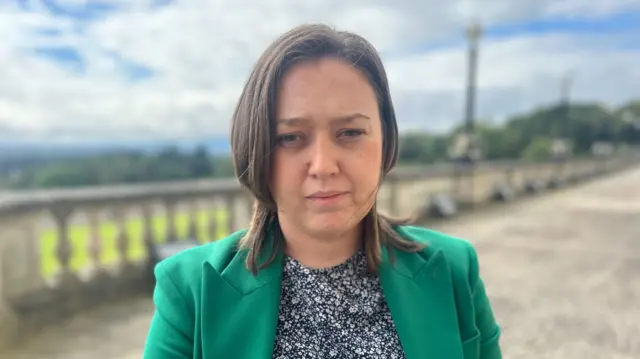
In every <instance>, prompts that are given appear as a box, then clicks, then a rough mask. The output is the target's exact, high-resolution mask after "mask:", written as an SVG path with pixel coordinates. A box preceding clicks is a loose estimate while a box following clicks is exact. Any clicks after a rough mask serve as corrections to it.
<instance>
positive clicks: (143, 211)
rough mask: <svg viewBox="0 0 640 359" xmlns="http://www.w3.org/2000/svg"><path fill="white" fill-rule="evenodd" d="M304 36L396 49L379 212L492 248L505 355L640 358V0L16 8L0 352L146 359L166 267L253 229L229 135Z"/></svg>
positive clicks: (34, 3)
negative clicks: (308, 32) (271, 63)
mask: <svg viewBox="0 0 640 359" xmlns="http://www.w3.org/2000/svg"><path fill="white" fill-rule="evenodd" d="M308 22H324V23H327V24H330V25H334V26H335V27H337V28H339V29H343V30H351V31H354V32H357V33H359V34H361V35H363V36H364V37H366V38H367V39H368V40H370V41H371V42H372V43H373V44H374V46H376V48H377V49H378V50H379V51H380V53H381V56H382V58H383V61H384V64H385V66H386V70H387V72H388V76H389V81H390V85H391V91H392V95H393V100H394V105H395V108H396V112H397V118H398V124H399V127H400V130H401V150H400V158H399V166H398V169H397V171H395V172H394V173H393V174H392V176H391V177H390V179H389V180H388V181H387V182H386V183H385V185H384V187H383V190H382V192H381V194H380V196H381V198H380V201H381V202H382V203H383V205H382V207H383V208H384V209H386V210H388V211H389V212H393V213H397V214H407V213H411V214H418V215H419V217H420V218H421V220H423V222H421V224H424V225H429V226H432V227H434V228H437V229H442V230H445V231H447V232H450V233H455V234H459V235H460V236H462V237H465V238H467V239H469V240H470V241H472V242H473V243H474V244H476V245H477V246H478V248H479V253H480V254H481V262H482V266H483V270H485V271H486V272H487V283H488V290H489V293H490V294H492V298H493V300H494V301H495V302H496V311H497V315H498V319H499V321H500V320H501V323H504V325H505V329H504V331H505V339H504V343H505V350H506V352H507V353H508V355H507V356H506V357H507V358H528V357H532V358H533V357H545V358H572V357H576V358H578V357H579V358H590V357H593V358H612V359H613V358H636V359H637V358H638V357H640V341H638V339H637V338H639V337H640V304H638V303H640V288H639V287H640V284H638V282H640V279H638V275H640V229H638V226H637V220H639V219H640V172H639V171H638V169H637V168H638V167H637V164H638V163H640V160H639V157H638V153H639V151H638V148H639V146H640V40H638V39H640V1H639V0H592V1H587V0H518V1H517V2H516V1H508V0H477V1H472V0H466V1H462V0H448V1H444V0H396V1H390V0H371V1H364V0H362V1H360V0H343V1H335V0H308V1H294V0H234V1H231V0H0V343H2V344H0V347H2V348H7V349H6V350H5V351H0V353H3V352H6V353H7V354H6V357H7V358H76V357H77V358H88V357H91V358H105V359H111V358H113V359H116V358H118V359H120V358H139V357H140V356H141V350H142V345H143V343H144V334H145V330H146V327H145V326H146V325H148V321H149V319H150V316H151V313H152V310H153V306H152V303H151V301H150V295H149V290H150V288H152V285H153V283H152V278H150V268H152V266H153V264H154V263H155V262H156V261H157V260H160V259H162V258H163V257H164V256H166V255H168V254H167V253H173V252H172V251H177V250H179V249H180V248H184V247H188V246H190V245H196V244H199V243H204V242H208V241H211V240H215V239H217V238H220V237H222V236H224V235H226V234H227V233H229V232H230V231H232V230H234V229H237V228H242V227H243V226H244V225H245V224H246V221H247V219H248V215H249V213H250V210H249V209H250V208H249V207H250V201H249V200H248V199H247V196H246V193H244V192H243V191H242V190H240V189H239V188H238V187H237V185H236V183H235V181H234V180H233V169H232V166H231V160H230V154H229V140H228V128H229V119H230V117H231V114H232V111H233V108H234V105H235V103H236V101H237V99H238V96H239V94H240V91H241V87H242V85H243V83H244V81H245V80H246V78H247V76H248V74H249V72H250V70H251V67H252V65H253V64H254V63H255V61H256V60H257V58H258V56H259V55H260V54H261V52H262V51H263V50H264V48H265V47H266V46H267V45H268V44H269V43H270V42H271V41H273V40H274V39H275V38H276V37H277V36H278V35H280V34H281V33H283V32H284V31H286V30H288V29H290V28H292V27H294V26H296V25H299V24H302V23H308ZM587 180H589V181H587ZM538 193H541V194H544V195H542V196H532V195H533V194H538ZM530 197H535V199H531V198H530ZM516 199H517V201H514V200H516ZM507 202H508V204H507ZM496 203H500V205H496ZM502 204H504V205H502ZM463 212H464V213H465V214H464V216H458V213H463ZM467 212H469V213H468V214H467ZM442 217H452V218H455V219H451V220H446V221H443V220H442V219H441V218H442ZM523 218H525V219H523ZM612 228H615V229H612ZM511 236H514V237H516V238H518V240H514V241H515V242H513V243H518V244H517V245H515V244H513V243H512V244H513V245H511V246H507V247H504V246H502V247H501V245H500V244H499V243H502V242H504V241H507V240H508V239H509V238H511ZM507 237H509V238H507ZM616 238H617V239H616ZM556 239H557V240H558V241H560V242H561V243H563V247H562V248H563V249H562V250H560V249H558V248H556V246H557V243H558V241H556ZM189 241H192V242H193V243H192V242H189ZM545 241H550V242H545ZM615 241H618V242H615ZM603 242H607V243H609V244H608V246H607V248H608V249H607V251H605V250H604V249H603V248H601V247H602V246H603ZM531 243H537V244H538V245H537V246H535V248H528V247H527V245H530V244H531ZM502 245H504V244H502ZM172 246H173V247H172ZM176 246H177V247H176ZM514 248H515V249H514ZM585 248H591V249H592V252H589V251H588V250H587V249H585ZM578 249H580V251H578ZM514 251H515V252H514ZM578 252H579V253H578ZM567 253H572V254H573V255H575V256H576V258H575V262H572V261H571V260H568V259H566V258H567V257H566V256H567V255H568V254H567ZM603 253H607V254H603ZM605 255H606V256H608V257H607V258H608V259H602V258H601V257H603V256H605ZM483 256H484V257H486V259H483ZM540 258H546V260H545V261H543V262H540ZM506 268H519V269H512V270H511V272H510V273H505V272H506V271H508V270H507V269H506ZM561 270H564V271H568V272H567V273H569V272H571V273H573V274H575V278H574V277H572V276H571V275H570V274H567V275H566V279H567V282H569V283H571V280H570V278H574V279H575V287H572V286H571V285H570V284H567V283H565V286H558V285H557V284H556V287H552V284H549V282H553V279H554V278H555V276H556V275H557V273H558V271H561ZM545 273H546V274H545ZM545 275H546V276H547V277H545ZM590 275H592V276H591V277H590ZM544 278H546V279H548V281H547V280H546V279H544ZM590 278H591V279H590ZM589 283H590V284H589ZM590 285H591V286H590ZM516 292H517V293H516ZM594 293H599V294H594ZM562 303H564V304H562ZM535 308H537V309H535ZM587 312H589V313H591V314H587ZM545 313H546V314H545ZM598 313H600V314H598ZM529 316H530V317H529ZM518 318H520V319H518ZM525 319H526V322H523V320H525ZM61 328H64V329H61ZM538 332H542V333H543V334H537V333H538ZM545 333H546V334H545ZM561 334H562V335H565V336H562V335H561ZM16 347H17V349H16ZM535 353H538V354H540V356H535V355H534V354H535ZM541 353H543V354H541ZM2 355H3V354H0V357H2Z"/></svg>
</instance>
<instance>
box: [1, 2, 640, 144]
mask: <svg viewBox="0 0 640 359" xmlns="http://www.w3.org/2000/svg"><path fill="white" fill-rule="evenodd" d="M137 2H140V1H134V0H101V1H98V0H88V1H85V2H83V1H77V0H5V2H2V3H0V16H2V15H4V18H3V17H0V24H1V23H2V22H3V19H4V23H5V25H4V28H3V27H2V25H0V35H3V31H4V34H5V35H7V36H9V40H10V41H9V42H8V43H7V44H1V45H0V54H3V53H4V54H6V58H7V59H8V60H7V61H6V62H7V64H6V65H5V69H4V71H6V72H7V76H12V77H10V78H11V79H12V80H13V82H12V83H13V84H16V85H15V86H14V87H7V86H5V87H0V109H2V108H5V109H7V111H5V113H8V114H9V115H6V114H5V115H0V125H3V126H5V127H6V126H9V127H11V128H13V127H15V128H18V129H20V131H23V132H25V133H26V132H29V133H34V134H37V133H39V134H40V135H43V134H47V133H56V134H60V133H69V136H72V137H73V136H80V135H79V134H82V136H85V135H87V136H90V135H91V134H92V133H95V135H100V136H115V137H118V136H120V135H122V134H124V135H126V136H130V135H131V134H132V133H135V134H136V135H139V134H141V133H145V134H148V135H149V136H171V135H176V136H178V135H179V136H189V135H190V134H195V133H202V132H203V131H204V132H212V133H222V132H224V131H226V128H227V127H228V126H227V123H228V116H229V114H230V111H231V108H232V107H233V104H234V102H235V99H236V98H237V95H238V93H239V86H240V85H241V84H242V82H243V80H244V78H245V77H246V75H247V73H248V71H249V70H250V67H251V64H252V63H253V61H254V60H255V58H256V57H257V56H258V55H259V53H260V51H261V50H262V49H263V48H264V46H266V44H267V43H268V42H269V41H271V40H272V39H273V38H274V37H275V36H277V35H278V34H279V33H281V32H282V31H284V30H286V29H287V28H290V27H291V26H294V25H296V24H298V23H302V22H310V21H322V22H328V23H330V24H333V25H335V26H337V27H340V28H346V29H349V30H353V31H356V32H359V33H361V34H363V35H364V36H365V37H367V38H368V39H369V40H370V41H372V42H373V43H374V45H375V46H376V47H378V48H379V49H380V51H381V53H382V55H383V59H385V63H386V65H387V70H388V72H389V75H390V78H391V79H392V90H393V91H394V96H395V97H397V100H396V102H397V103H398V106H396V107H398V112H399V113H400V114H401V115H402V116H400V117H401V118H404V120H401V121H402V122H401V124H400V125H401V128H402V127H403V125H404V126H405V127H406V128H410V127H421V126H423V125H424V123H425V121H423V120H417V119H418V118H420V117H421V115H422V114H423V113H429V114H430V117H432V120H431V121H429V122H428V123H427V125H424V126H427V127H428V128H430V129H431V128H432V129H436V130H439V129H445V128H446V127H450V126H451V125H453V124H454V122H453V120H452V119H453V118H455V117H457V116H458V113H459V111H460V106H461V105H460V104H461V102H462V99H461V96H462V94H461V91H459V89H460V88H461V87H462V85H463V84H462V82H463V78H464V72H465V69H464V53H465V41H464V38H463V35H462V34H463V32H464V29H463V25H464V23H465V22H466V20H465V19H468V18H470V17H471V14H473V17H476V16H477V17H479V18H481V19H482V21H483V24H484V27H485V33H484V36H483V39H482V51H481V53H482V56H483V57H482V58H481V61H485V62H491V64H494V65H495V66H493V67H487V66H486V65H485V67H483V68H482V69H481V70H482V71H481V73H480V79H479V82H480V86H481V88H482V92H481V94H480V96H479V100H478V101H479V104H478V108H479V112H480V115H481V116H485V117H492V118H503V117H504V116H508V115H509V114H510V113H514V112H520V111H523V110H526V109H527V108H532V107H533V106H536V105H539V104H541V103H544V102H548V101H550V99H551V97H550V95H549V93H550V92H552V91H550V90H549V89H548V88H545V86H549V85H548V82H549V81H551V82H553V81H555V80H554V79H557V78H559V77H561V76H563V74H565V73H571V74H573V75H575V76H576V77H577V79H576V81H575V82H576V84H577V85H576V90H575V91H574V96H575V97H576V98H579V99H583V100H589V101H601V102H604V103H609V104H611V105H616V104H620V103H623V102H624V101H627V100H629V99H631V98H633V97H634V96H635V97H640V93H639V90H637V89H633V87H632V84H633V81H640V78H638V79H637V80H636V77H635V76H640V74H638V70H636V69H634V66H633V65H634V64H635V63H640V41H637V40H636V39H638V38H640V1H622V0H620V1H608V0H600V1H594V2H590V1H587V0H519V2H518V5H517V6H516V5H515V4H516V2H513V1H509V0H496V1H493V2H491V3H483V5H482V7H475V9H476V10H474V7H473V2H472V1H471V0H449V1H447V0H432V1H431V2H424V1H423V0H408V1H405V2H402V3H398V4H400V5H398V4H396V3H395V2H394V1H391V0H389V1H385V0H374V1H360V0H345V1H343V2H337V3H333V2H331V1H330V0H326V1H312V0H310V1H309V2H308V3H307V2H305V3H304V5H302V4H301V3H299V2H297V1H296V0H282V1H279V2H277V3H273V5H271V3H270V2H268V1H262V0H242V1H240V0H238V1H237V2H236V1H231V0H227V1H216V2H214V1H209V0H155V1H148V2H147V5H146V6H144V7H137V8H132V7H131V4H134V3H137ZM4 10H6V11H4ZM3 12H4V14H3ZM230 18H231V19H234V20H233V21H231V20H229V19H230ZM381 23H382V24H386V25H385V26H384V27H382V28H381V26H380V24H381ZM409 69H411V70H409ZM32 75H37V77H35V76H32ZM27 82H28V83H29V84H28V86H27ZM636 83H638V82H636ZM53 84H56V86H53ZM598 87H599V88H600V89H598ZM514 93H517V94H518V95H517V96H516V95H514ZM514 96H515V97H514ZM80 99H82V100H80ZM436 99H437V100H436ZM33 101H40V102H38V104H39V105H38V106H33ZM34 108H35V109H34ZM156 111H157V113H156ZM422 117H424V116H422ZM87 118H91V119H93V120H91V121H87V120H86V119H87ZM154 118H155V119H156V120H152V119H154ZM210 118H216V121H215V123H213V124H211V120H210ZM176 119H178V120H176ZM96 123H97V124H100V126H102V127H100V128H97V127H96V126H97V125H96ZM167 124H169V125H167Z"/></svg>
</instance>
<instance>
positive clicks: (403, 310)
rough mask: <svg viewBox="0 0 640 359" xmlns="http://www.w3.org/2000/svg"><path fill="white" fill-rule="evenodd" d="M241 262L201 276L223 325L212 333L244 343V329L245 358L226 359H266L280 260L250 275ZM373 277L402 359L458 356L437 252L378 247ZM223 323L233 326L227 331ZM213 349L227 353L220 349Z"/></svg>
mask: <svg viewBox="0 0 640 359" xmlns="http://www.w3.org/2000/svg"><path fill="white" fill-rule="evenodd" d="M271 240H273V239H272V238H269V239H268V241H271ZM269 246H270V242H267V243H266V248H269ZM391 251H392V252H393V256H392V255H391ZM227 253H228V252H227ZM266 255H268V253H266V254H265V256H266ZM246 257H247V255H246V251H237V252H236V254H235V255H234V256H233V257H232V259H231V261H230V262H228V265H226V266H224V268H223V267H222V266H221V267H219V268H212V269H215V270H214V271H210V270H207V271H205V272H208V274H206V275H205V278H204V280H205V283H204V285H205V287H210V289H209V290H210V291H211V293H212V295H211V297H212V299H211V301H213V302H215V304H216V305H217V306H216V307H215V308H216V310H217V313H214V314H212V315H215V317H216V321H221V323H225V326H224V327H219V328H217V330H224V331H226V333H227V335H228V336H231V335H234V331H236V332H235V335H239V336H243V337H245V338H246V332H247V331H248V330H249V331H252V332H253V333H254V334H253V336H252V338H253V339H252V340H253V341H254V343H253V344H252V345H253V347H251V346H249V347H251V348H252V349H250V353H249V352H247V353H244V352H241V351H238V350H237V349H233V351H232V353H234V354H233V355H230V356H228V358H230V359H231V358H245V357H252V358H265V359H266V358H270V355H271V353H272V351H273V344H274V338H275V332H276V327H277V317H278V311H279V302H280V286H281V282H282V266H283V258H284V256H283V254H282V253H276V256H275V258H274V260H273V261H272V263H271V264H270V265H269V266H267V267H266V268H263V269H262V270H260V271H259V272H258V275H256V276H254V275H253V274H252V273H250V272H249V271H248V270H247V269H246V266H245V260H246ZM261 259H264V257H263V258H261ZM379 275H380V281H381V284H382V290H383V293H384V296H385V299H386V301H387V304H388V306H389V310H390V312H391V316H392V317H393V321H394V323H395V326H396V331H397V332H398V336H399V337H400V342H401V343H402V346H403V349H404V351H405V353H406V356H407V358H408V359H418V358H444V357H447V358H458V357H462V354H463V353H462V351H461V347H460V338H459V331H458V322H457V316H456V305H455V297H454V290H453V285H452V274H451V268H450V267H449V263H448V261H447V260H446V257H445V255H444V253H443V252H442V251H441V250H435V249H432V248H430V247H429V245H428V244H427V246H426V248H425V249H424V250H423V251H420V252H417V253H407V252H403V251H400V250H396V249H387V248H383V250H382V263H381V265H380V268H379ZM206 282H209V283H206ZM205 320H206V319H205ZM228 323H236V324H235V325H232V328H230V327H229V325H227V324H228ZM203 325H207V324H205V323H203ZM217 349H218V350H221V351H219V352H225V353H227V351H226V350H225V348H222V347H218V348H217ZM228 350H232V349H231V348H228ZM247 350H249V349H247Z"/></svg>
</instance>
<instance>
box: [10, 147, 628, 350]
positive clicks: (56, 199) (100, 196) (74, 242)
mask: <svg viewBox="0 0 640 359" xmlns="http://www.w3.org/2000/svg"><path fill="white" fill-rule="evenodd" d="M636 163H640V157H639V156H638V155H636V153H635V152H634V153H627V154H618V155H615V156H611V157H608V158H600V159H594V158H586V159H574V160H572V161H567V162H545V163H525V162H518V161H504V162H481V163H478V164H475V165H474V166H469V165H450V164H448V165H437V166H428V167H421V168H401V169H398V170H396V171H394V172H392V173H390V174H389V176H388V177H387V179H386V180H385V182H384V184H383V186H382V188H381V190H380V193H379V199H378V206H379V208H380V209H381V210H382V211H384V212H387V213H389V214H392V215H399V216H407V215H417V216H418V217H420V216H426V215H436V214H439V215H446V214H447V213H449V214H452V213H454V212H456V210H454V211H453V212H447V211H446V210H445V211H442V210H441V208H440V209H439V206H443V203H444V206H445V207H446V202H447V201H449V202H451V203H453V204H454V205H455V207H456V208H457V209H458V210H459V209H464V208H468V207H474V206H476V205H478V204H481V203H487V202H490V201H493V200H503V201H506V200H509V199H511V198H516V197H518V196H519V195H521V194H523V193H526V192H531V193H534V192H537V191H540V190H544V189H546V188H549V187H558V186H562V185H564V184H567V183H572V182H575V181H579V180H582V179H587V178H590V177H593V176H594V175H597V174H604V173H609V172H612V171H616V170H620V169H623V168H627V167H630V166H632V165H635V164H636ZM251 207H252V200H251V199H250V196H249V195H248V193H246V192H245V191H244V190H242V189H241V188H240V187H239V186H238V184H237V182H236V181H235V180H207V181H190V182H177V183H169V184H148V185H127V186H112V187H102V188H86V189H72V190H59V191H41V192H40V191H34V192H28V193H23V194H20V193H14V194H10V195H3V196H0V347H2V346H4V345H6V344H10V343H12V342H14V341H15V339H16V338H22V337H27V336H28V334H30V333H32V332H33V330H34V329H37V328H40V327H42V326H43V325H46V324H47V323H55V321H56V320H58V319H60V318H62V317H66V316H68V315H71V314H73V313H75V312H78V311H80V310H82V309H84V308H88V307H91V306H95V305H97V304H99V303H101V302H105V301H110V300H115V299H117V298H122V297H126V296H128V295H134V294H137V293H144V292H148V291H150V290H151V288H152V287H153V277H152V268H153V266H154V264H155V261H154V259H153V258H151V257H150V255H149V253H152V250H151V249H152V248H154V247H155V245H156V244H158V243H166V242H175V241H179V240H181V239H184V238H191V239H195V240H197V241H198V242H200V243H205V242H209V241H213V240H216V239H218V238H220V237H223V236H225V235H226V234H228V233H229V232H231V231H235V230H237V229H240V228H242V227H244V225H245V224H246V223H248V220H249V218H250V215H251ZM434 208H435V209H436V210H435V211H434Z"/></svg>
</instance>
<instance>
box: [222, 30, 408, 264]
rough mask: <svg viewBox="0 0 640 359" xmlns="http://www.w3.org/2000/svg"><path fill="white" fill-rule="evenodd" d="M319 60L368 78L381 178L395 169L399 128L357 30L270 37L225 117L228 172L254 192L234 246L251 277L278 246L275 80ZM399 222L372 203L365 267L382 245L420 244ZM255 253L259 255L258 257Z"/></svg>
mask: <svg viewBox="0 0 640 359" xmlns="http://www.w3.org/2000/svg"><path fill="white" fill-rule="evenodd" d="M326 57H332V58H337V59H341V60H343V61H345V62H347V63H349V64H351V65H352V66H353V67H354V68H356V69H358V70H359V71H361V72H362V73H363V74H364V75H365V76H366V77H367V78H368V80H369V83H370V84H371V86H372V87H373V89H374V90H375V92H376V95H377V98H378V107H379V112H380V118H381V121H382V133H383V147H382V151H383V154H382V168H381V176H380V182H381V183H382V180H383V178H384V176H385V175H386V174H387V173H388V172H389V171H390V170H391V169H392V168H393V167H394V166H395V163H396V159H397V156H398V127H397V124H396V116H395V112H394V109H393V103H392V101H391V95H390V93H389V84H388V81H387V75H386V72H385V70H384V67H383V65H382V61H381V60H380V57H379V55H378V52H377V51H376V50H375V48H374V47H373V46H372V45H371V44H370V43H369V42H368V41H367V40H365V39H364V38H362V37H361V36H359V35H356V34H354V33H350V32H345V31H337V30H334V29H333V28H331V27H329V26H326V25H320V24H315V25H303V26H299V27H296V28H294V29H292V30H290V31H288V32H287V33H285V34H283V35H282V36H281V37H279V38H278V39H276V40H275V41H274V42H273V43H272V44H271V45H269V47H268V48H267V49H266V50H265V51H264V53H263V54H262V56H260V58H259V59H258V62H257V63H256V65H255V67H254V68H253V71H252V72H251V75H250V76H249V79H248V80H247V82H246V84H245V86H244V89H243V90H242V94H241V95H240V100H239V102H238V105H237V107H236V110H235V113H234V115H233V119H232V122H231V152H232V155H233V163H234V168H235V173H236V176H237V178H238V179H239V181H240V183H241V185H242V186H244V187H246V188H247V189H248V190H249V191H250V192H251V193H252V194H253V195H254V196H255V203H254V209H253V218H252V219H251V224H250V226H249V230H248V231H247V233H246V234H245V236H244V237H243V238H242V240H241V241H240V247H241V249H247V250H248V255H247V259H246V265H247V268H248V269H249V270H250V271H251V272H252V273H253V274H257V272H258V270H260V269H262V268H264V267H266V266H268V265H269V264H270V263H271V262H272V261H273V260H274V258H275V256H276V255H277V253H278V251H280V250H282V249H283V246H284V243H283V242H284V238H283V236H282V233H281V232H280V227H279V225H278V216H277V208H276V203H275V201H274V199H273V197H272V194H271V190H270V183H269V181H270V179H271V178H272V177H271V171H272V160H271V153H272V151H273V150H274V148H275V146H276V133H275V132H276V130H275V119H274V117H275V113H276V98H277V96H278V89H279V88H280V83H281V81H282V78H283V76H284V75H285V73H286V72H287V71H288V70H289V69H290V68H291V67H292V66H294V65H295V64H297V63H300V62H301V61H308V60H317V59H320V58H326ZM404 223H406V221H401V220H396V219H391V218H388V217H386V216H383V215H382V214H380V213H378V211H377V208H376V205H375V203H374V205H373V207H372V208H371V210H370V211H369V213H368V214H367V215H366V216H365V218H364V219H363V223H362V225H363V236H364V238H363V241H364V247H365V252H366V255H367V260H368V267H369V269H370V270H371V271H376V270H377V268H378V265H379V264H380V262H381V260H382V258H381V257H382V246H383V245H385V246H392V247H395V248H398V249H400V250H404V251H416V250H420V249H421V245H419V244H418V243H416V242H413V241H409V240H406V239H404V238H402V237H401V236H400V235H399V234H398V233H397V232H396V231H395V229H394V227H396V226H398V225H401V224H404ZM267 238H270V239H271V240H270V241H269V242H270V245H269V248H265V247H267V245H266V244H267ZM266 251H268V252H267V254H266V255H265V252H266ZM390 253H391V252H390ZM261 258H262V259H265V260H262V261H261ZM259 261H261V262H262V263H259Z"/></svg>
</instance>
